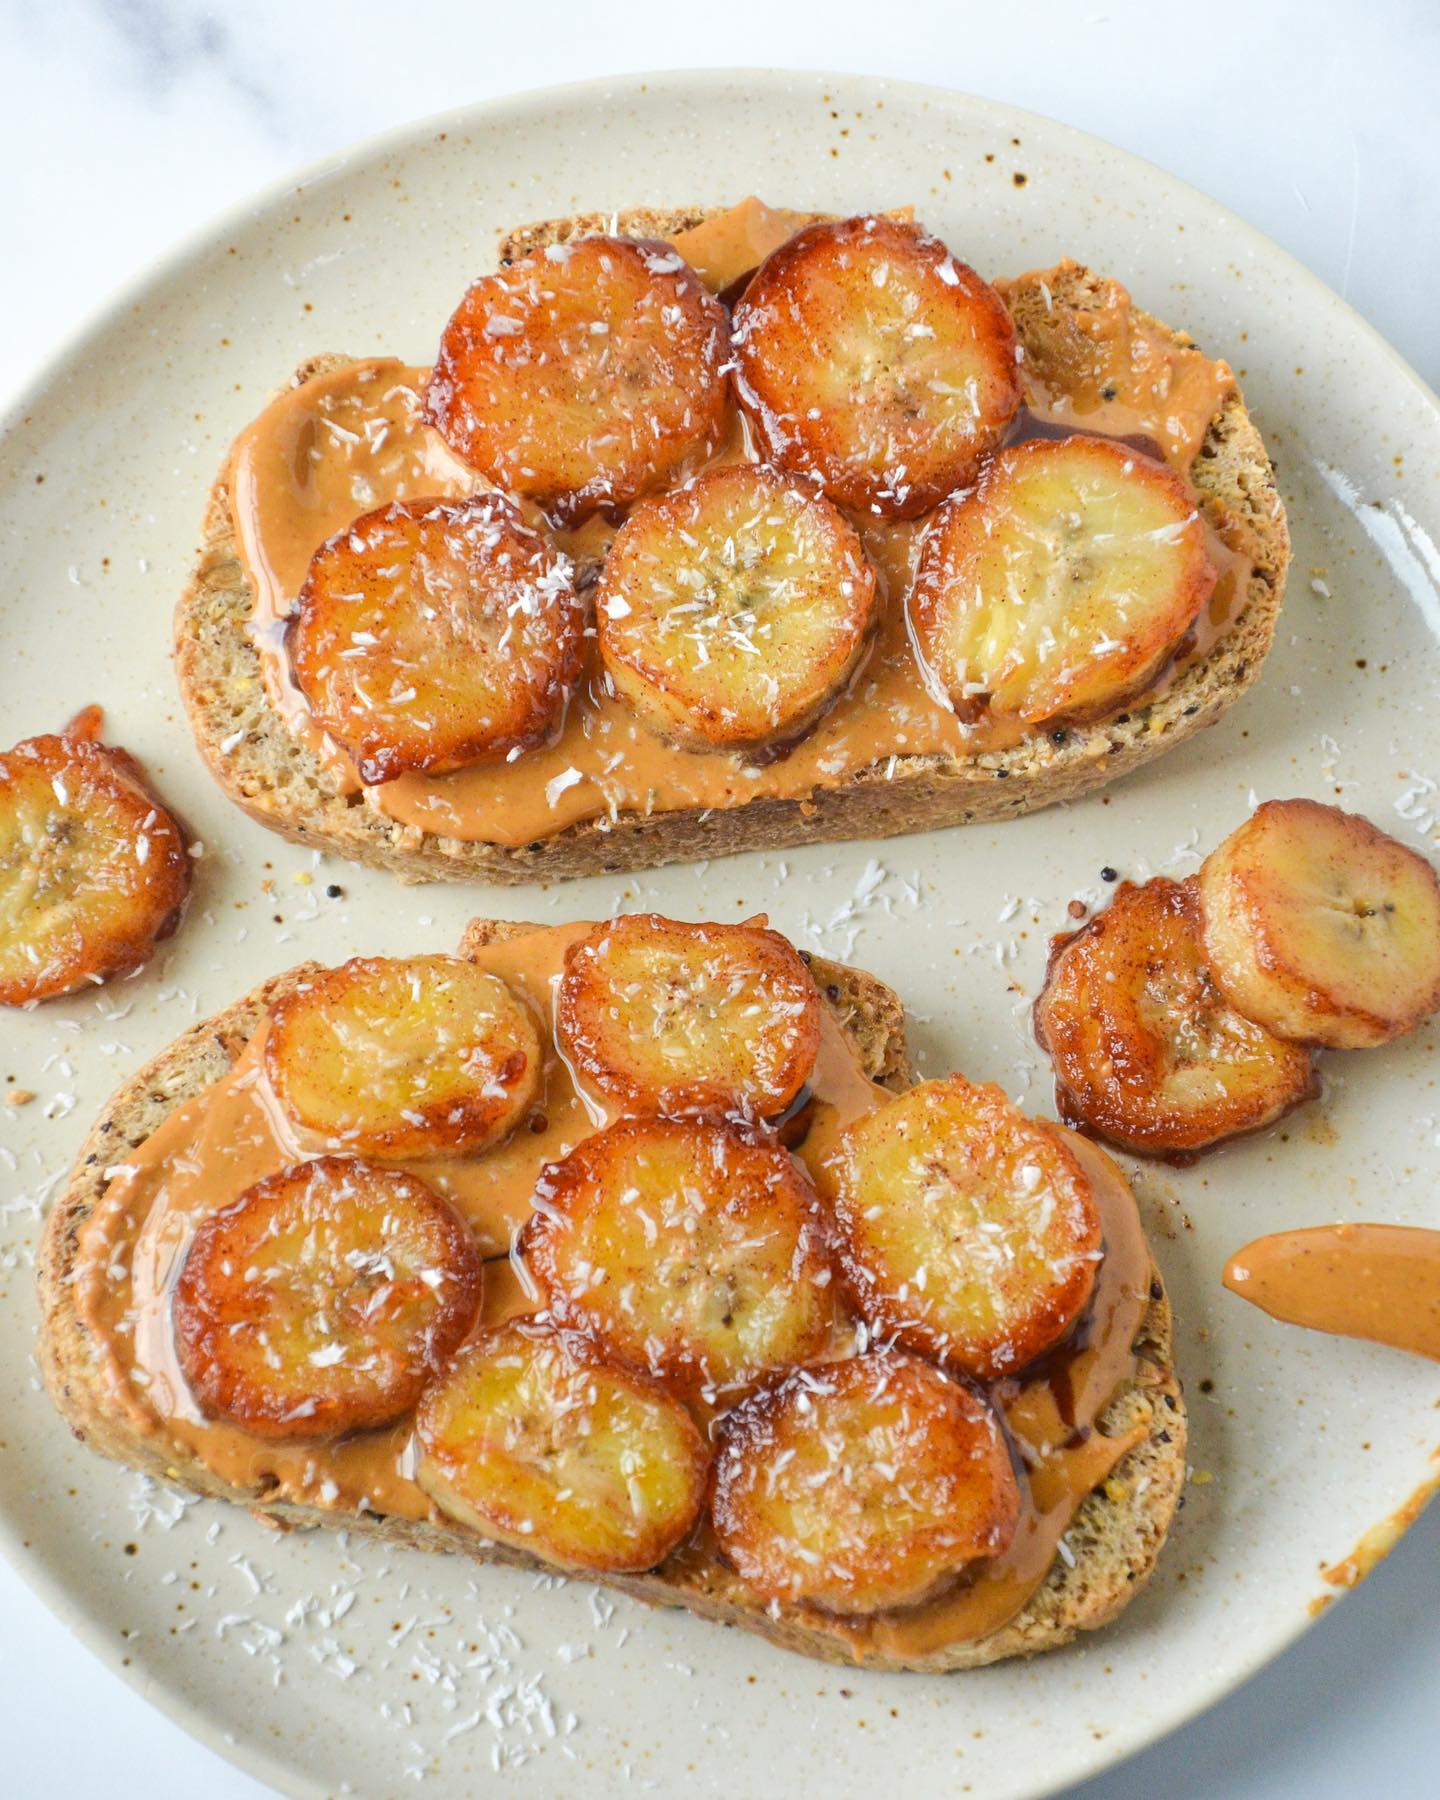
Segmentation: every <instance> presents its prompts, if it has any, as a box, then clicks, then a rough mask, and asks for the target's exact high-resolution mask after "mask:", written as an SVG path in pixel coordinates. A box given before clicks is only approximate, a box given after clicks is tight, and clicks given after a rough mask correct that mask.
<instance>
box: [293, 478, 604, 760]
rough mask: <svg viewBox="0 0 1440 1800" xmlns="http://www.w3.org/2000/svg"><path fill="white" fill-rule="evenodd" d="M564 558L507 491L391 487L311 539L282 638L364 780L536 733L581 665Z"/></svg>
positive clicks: (323, 723) (308, 693)
mask: <svg viewBox="0 0 1440 1800" xmlns="http://www.w3.org/2000/svg"><path fill="white" fill-rule="evenodd" d="M583 635H584V618H583V613H582V611H581V607H580V604H579V601H578V599H577V597H576V593H575V581H574V568H573V566H572V564H571V563H570V560H569V558H568V557H565V556H562V555H561V554H560V552H559V551H558V550H556V549H555V548H554V546H553V545H552V544H551V543H550V542H549V541H548V540H547V539H546V538H544V537H543V536H541V534H540V533H539V532H537V531H532V530H531V528H530V527H529V526H528V525H526V524H525V522H524V521H523V520H522V518H521V517H520V514H519V512H518V511H517V509H516V508H515V506H514V505H513V504H512V503H511V502H510V501H509V500H507V499H506V498H505V497H504V496H503V495H500V494H476V495H474V496H472V497H471V498H470V499H468V500H396V501H393V502H392V503H391V504H390V505H388V506H381V507H377V508H376V509H375V511H373V512H368V513H365V514H364V515H363V516H362V517H360V518H358V519H356V520H355V521H354V523H353V524H350V525H347V526H346V527H345V528H344V530H342V531H337V532H336V533H335V535H334V536H333V537H332V538H329V539H328V540H327V541H326V542H325V543H324V544H322V545H321V547H320V549H319V550H317V551H316V553H315V556H314V558H313V560H312V561H311V564H310V573H309V575H308V576H307V578H306V581H305V585H304V587H303V588H301V590H300V598H299V602H298V610H297V611H296V613H295V614H294V615H293V617H292V618H291V620H290V622H289V624H288V625H287V627H286V635H285V643H286V649H287V651H288V654H289V657H290V666H291V668H292V670H293V672H294V675H295V679H296V681H297V682H298V683H299V685H300V688H301V689H302V691H303V692H304V694H305V698H306V699H307V700H308V701H309V702H310V707H311V711H312V713H313V715H314V718H315V722H316V724H317V725H319V726H320V727H321V728H322V729H323V730H324V731H327V732H328V733H329V734H330V736H331V737H332V738H334V739H335V741H336V743H338V744H339V745H340V746H341V747H342V748H343V749H344V750H345V751H346V752H347V754H348V755H349V756H350V757H351V758H352V759H353V761H354V763H355V765H356V767H357V769H358V770H359V772H360V778H361V780H362V781H366V782H371V783H376V782H385V781H393V780H394V779H395V778H396V777H397V776H399V775H403V774H405V773H406V772H407V771H410V770H416V771H428V772H429V773H431V774H441V773H443V772H444V771H446V770H447V769H456V768H460V767H462V766H463V765H464V764H465V763H468V762H474V761H476V760H477V759H479V758H481V757H498V756H502V755H505V754H507V753H509V752H511V751H520V750H525V749H529V748H530V747H531V746H533V745H535V744H537V743H539V742H540V741H541V740H542V739H543V738H545V737H546V736H547V735H548V733H549V732H550V730H551V727H552V726H553V725H554V724H555V722H556V719H557V717H558V715H559V713H560V711H561V709H562V708H563V706H564V704H565V701H566V699H567V698H568V696H569V693H570V690H571V688H572V687H573V686H574V683H575V679H576V677H577V676H578V674H579V671H580V650H581V644H582V641H583Z"/></svg>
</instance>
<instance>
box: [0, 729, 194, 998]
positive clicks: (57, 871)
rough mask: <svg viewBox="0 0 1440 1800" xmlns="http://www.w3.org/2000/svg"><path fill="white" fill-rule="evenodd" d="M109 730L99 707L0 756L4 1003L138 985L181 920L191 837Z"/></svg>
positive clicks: (0, 981)
mask: <svg viewBox="0 0 1440 1800" xmlns="http://www.w3.org/2000/svg"><path fill="white" fill-rule="evenodd" d="M99 725H100V714H99V709H98V708H92V709H91V710H90V711H88V712H85V713H82V714H81V715H80V716H79V718H78V719H77V720H76V721H75V722H74V724H73V725H71V726H70V727H69V728H68V729H67V730H66V731H65V732H64V733H62V734H60V735H58V736H45V737H34V738H27V739H26V740H25V741H24V742H23V743H20V744H17V745H16V746H15V748H14V749H13V750H6V751H4V752H0V1005H4V1006H26V1005H29V1004H30V1002H32V1001H35V1000H50V999H54V998H55V997H56V996H57V995H60V994H71V993H74V992H75V990H76V989H77V988H83V987H86V986H89V985H91V984H96V983H99V982H102V981H107V980H109V979H110V978H111V977H112V976H116V975H128V974H129V973H130V971H131V970H132V969H138V968H139V967H140V965H141V964H142V963H143V962H145V961H146V960H147V959H148V958H149V956H150V954H151V952H152V951H153V950H154V948H155V944H156V941H157V940H158V939H160V938H162V937H165V936H167V935H168V934H169V933H170V932H171V931H173V930H174V929H175V926H176V925H177V923H178V922H179V918H180V909H181V907H182V905H183V904H184V901H185V896H186V894H187V893H188V892H189V890H190V858H189V856H188V855H187V853H186V848H185V841H184V838H183V836H182V834H181V831H180V827H179V826H178V825H177V824H176V822H175V820H174V819H172V818H171V816H170V814H169V813H168V812H166V811H165V809H164V807H162V806H160V805H158V804H157V802H156V801H155V799H154V797H153V796H152V795H151V794H150V792H149V790H148V789H147V788H146V786H145V783H144V781H143V779H142V777H141V774H140V771H139V769H138V767H137V766H136V764H135V763H134V762H133V761H132V760H131V758H130V757H129V756H128V755H127V754H126V753H125V752H124V751H123V750H114V749H109V748H107V747H106V746H105V745H104V744H101V743H99V742H97V741H96V739H95V733H96V732H97V731H98V730H99Z"/></svg>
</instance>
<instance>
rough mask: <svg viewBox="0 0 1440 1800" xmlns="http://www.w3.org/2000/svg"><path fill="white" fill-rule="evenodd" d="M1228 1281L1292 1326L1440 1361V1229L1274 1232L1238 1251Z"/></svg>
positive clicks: (1228, 1270)
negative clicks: (1389, 1347)
mask: <svg viewBox="0 0 1440 1800" xmlns="http://www.w3.org/2000/svg"><path fill="white" fill-rule="evenodd" d="M1224 1281H1225V1285H1226V1287H1227V1288H1229V1290H1230V1292H1231V1293H1232V1294H1239V1296H1240V1298H1241V1299H1242V1300H1249V1301H1250V1302H1251V1303H1252V1305H1255V1306H1258V1307H1259V1308H1260V1309H1261V1310H1262V1312H1267V1313H1269V1314H1270V1316H1271V1318H1272V1319H1283V1320H1284V1321H1285V1323H1286V1324H1287V1325H1304V1326H1307V1327H1308V1328H1309V1329H1310V1330H1311V1331H1328V1332H1332V1333H1333V1334H1334V1335H1336V1336H1337V1337H1355V1338H1366V1339H1368V1340H1369V1341H1370V1342H1371V1343H1375V1344H1389V1345H1391V1346H1393V1348H1395V1349H1396V1350H1408V1351H1410V1352H1411V1354H1412V1355H1415V1356H1428V1357H1430V1358H1432V1360H1434V1361H1436V1362H1440V1231H1425V1230H1422V1229H1421V1228H1420V1227H1419V1226H1414V1225H1358V1224H1357V1225H1314V1226H1311V1227H1309V1228H1308V1229H1306V1230H1302V1231H1281V1232H1276V1233H1275V1234H1274V1235H1273V1236H1271V1237H1262V1238H1256V1239H1255V1241H1254V1242H1253V1243H1251V1244H1247V1245H1246V1246H1245V1248H1244V1249H1243V1250H1237V1251H1236V1252H1235V1254H1234V1255H1233V1256H1232V1257H1231V1258H1230V1260H1229V1262H1228V1263H1226V1265H1225V1275H1224Z"/></svg>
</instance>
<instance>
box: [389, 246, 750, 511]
mask: <svg viewBox="0 0 1440 1800" xmlns="http://www.w3.org/2000/svg"><path fill="white" fill-rule="evenodd" d="M728 335H729V334H728V320H727V318H726V314H725V309H724V307H723V306H721V305H720V303H719V301H718V300H716V299H715V298H714V296H713V295H711V294H710V293H708V292H707V291H706V289H705V287H704V286H703V284H702V283H701V281H700V279H699V277H698V276H697V275H696V274H695V271H694V270H693V269H692V268H690V267H689V265H688V264H687V263H686V262H684V260H683V259H682V258H681V257H680V256H679V255H678V254H677V253H676V252H675V251H674V250H672V249H671V248H670V247H669V246H668V245H666V244H657V243H649V242H632V241H631V240H630V239H628V238H613V237H591V238H581V239H579V240H577V241H576V242H575V243H571V244H552V245H550V246H548V247H547V248H546V249H543V250H534V251H532V252H531V253H530V254H529V255H528V256H522V257H521V258H520V259H519V260H518V261H517V262H514V263H512V264H511V265H510V267H509V268H507V269H501V270H500V271H499V272H498V273H497V274H494V275H487V276H485V277H484V278H483V279H482V280H480V281H477V282H476V283H475V285H474V286H473V287H472V288H471V289H470V291H469V293H467V294H466V296H465V298H464V299H463V300H462V301H461V302H460V305H459V307H458V308H457V309H456V312H455V315H454V317H453V318H452V319H451V320H450V323H449V324H448V325H447V326H446V327H445V335H444V336H443V337H442V338H441V340H440V352H439V355H438V356H437V357H436V358H435V367H434V370H433V371H432V373H431V376H430V380H429V383H428V385H427V387H426V390H425V404H426V407H427V409H428V411H429V414H430V418H431V420H432V422H433V423H434V424H435V425H436V426H437V427H438V429H439V431H440V433H441V435H442V436H443V437H444V439H445V441H446V442H447V443H448V444H449V446H450V448H451V449H452V450H454V451H455V452H456V453H457V455H459V456H462V457H463V458H464V459H465V461H466V462H468V463H469V464H470V466H471V467H472V468H474V469H478V470H479V471H480V472H481V474H482V475H486V476H488V477H489V478H490V480H492V481H493V482H495V483H496V484H497V485H498V486H500V487H502V488H504V489H505V490H506V491H507V492H509V493H512V494H524V495H527V496H528V497H529V498H530V499H532V500H537V501H538V502H539V503H540V505H541V506H543V507H545V508H546V509H547V510H549V511H550V512H551V513H552V515H553V516H554V517H555V518H556V519H557V520H560V521H561V522H563V523H566V524H575V523H577V522H578V521H579V520H581V519H583V518H585V517H586V516H587V515H588V514H590V513H592V512H594V511H595V510H596V508H597V507H606V508H616V507H622V506H626V505H628V504H629V502H630V501H632V500H634V499H635V498H637V496H639V495H640V494H644V493H649V492H651V491H653V490H654V489H656V488H660V487H664V486H666V485H667V483H668V482H669V481H670V479H671V478H672V477H673V476H674V475H675V474H676V473H677V471H678V470H679V469H680V467H681V465H682V464H683V463H685V462H686V461H687V460H696V459H698V458H700V457H702V456H706V455H708V454H710V453H711V452H712V451H713V450H715V449H716V448H717V447H718V445H719V443H720V439H721V437H722V435H723V432H724V427H725V415H726V391H725V364H726V358H727V353H728V349H729V344H728Z"/></svg>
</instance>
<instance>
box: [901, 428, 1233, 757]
mask: <svg viewBox="0 0 1440 1800" xmlns="http://www.w3.org/2000/svg"><path fill="white" fill-rule="evenodd" d="M1214 585H1215V570H1214V568H1213V567H1212V566H1211V564H1210V561H1209V558H1208V557H1207V556H1206V553H1205V532H1204V526H1203V525H1202V523H1201V519H1200V513H1199V510H1198V508H1197V504H1196V499H1195V495H1194V493H1193V492H1192V491H1191V489H1190V487H1189V485H1188V483H1186V482H1185V481H1184V480H1182V479H1181V477H1180V476H1179V475H1177V474H1176V473H1175V472H1174V471H1173V470H1171V469H1167V468H1166V467H1165V466H1164V465H1163V464H1162V463H1158V462H1155V461H1153V460H1152V459H1151V458H1150V457H1147V456H1144V455H1142V454H1141V453H1140V452H1139V451H1137V450H1132V449H1129V448H1127V447H1126V446H1125V445H1122V444H1117V443H1115V442H1113V441H1109V440H1106V439H1102V438H1095V437H1084V436H1077V437H1069V438H1064V439H1061V440H1059V441H1056V440H1053V439H1047V438H1032V439H1029V440H1028V441H1027V442H1025V443H1021V444H1014V445H1012V446H1011V447H1010V448H1009V449H1007V450H1002V451H1000V452H999V453H998V454H997V455H996V456H995V457H994V458H993V459H992V460H991V461H990V462H989V463H988V464H987V465H986V467H985V469H984V471H983V472H982V474H981V476H980V480H979V482H978V484H977V485H976V487H975V488H974V490H973V491H972V492H969V493H965V494H957V495H956V496H955V497H954V498H953V499H951V500H948V501H947V502H946V503H945V505H944V506H942V507H941V508H940V510H939V511H938V512H937V513H936V515H935V518H934V519H933V520H932V522H931V523H930V525H929V527H928V528H927V530H926V533H925V541H924V545H923V546H922V549H921V553H920V562H919V567H918V569H917V571H916V576H915V582H914V585H913V587H912V589H911V591H910V594H909V597H908V599H907V610H908V615H909V620H910V627H911V632H912V635H913V638H914V642H915V645H916V650H917V653H918V655H919V657H920V659H921V662H922V665H923V667H924V669H925V672H926V674H927V677H928V679H929V680H930V682H931V684H932V686H934V688H935V689H936V690H937V693H938V694H939V695H940V696H941V697H942V698H944V699H945V700H946V701H948V703H949V704H950V705H951V706H952V707H953V708H954V710H955V712H956V713H957V715H958V716H959V717H960V718H961V719H964V720H967V721H972V720H975V719H978V718H980V717H982V716H983V715H984V714H985V713H986V712H987V711H988V712H989V714H990V716H991V717H993V718H1010V719H1018V720H1020V721H1022V722H1023V723H1024V724H1026V725H1031V726H1033V725H1041V724H1052V723H1054V722H1056V721H1059V720H1063V721H1066V722H1067V723H1070V724H1084V723H1088V722H1090V721H1093V720H1095V719H1099V718H1103V717H1104V716H1105V715H1106V714H1107V713H1109V712H1113V711H1114V710H1115V709H1116V708H1117V707H1118V706H1120V705H1122V704H1123V703H1124V702H1125V701H1126V700H1127V699H1129V698H1130V697H1131V696H1133V695H1134V694H1136V693H1138V692H1140V691H1141V690H1142V689H1144V688H1145V687H1146V686H1147V685H1149V683H1151V682H1152V681H1153V680H1154V678H1155V676H1156V674H1157V673H1158V671H1159V669H1160V666H1161V664H1162V663H1163V662H1164V661H1165V659H1166V658H1167V657H1168V656H1169V655H1170V654H1171V653H1172V652H1173V651H1174V649H1175V648H1176V646H1177V644H1178V643H1179V642H1180V640H1181V639H1182V638H1183V637H1184V636H1185V634H1186V632H1187V631H1189V629H1190V627H1191V626H1192V625H1193V624H1194V622H1195V619H1196V617H1197V615H1198V614H1199V612H1200V609H1201V608H1202V607H1203V606H1204V604H1205V602H1206V600H1207V599H1208V598H1209V597H1210V593H1211V590H1212V589H1213V587H1214Z"/></svg>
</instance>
